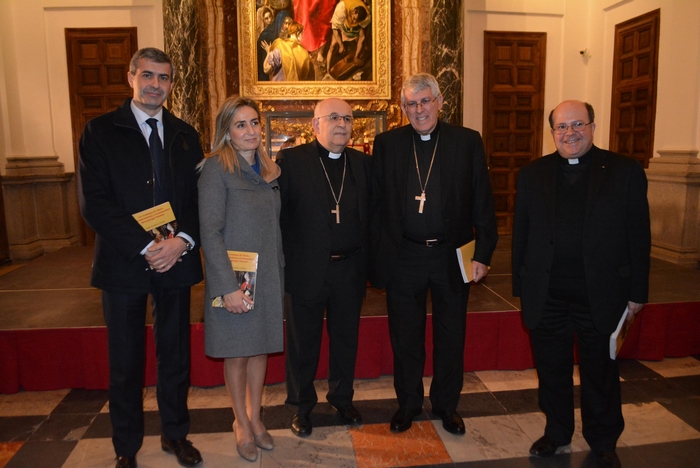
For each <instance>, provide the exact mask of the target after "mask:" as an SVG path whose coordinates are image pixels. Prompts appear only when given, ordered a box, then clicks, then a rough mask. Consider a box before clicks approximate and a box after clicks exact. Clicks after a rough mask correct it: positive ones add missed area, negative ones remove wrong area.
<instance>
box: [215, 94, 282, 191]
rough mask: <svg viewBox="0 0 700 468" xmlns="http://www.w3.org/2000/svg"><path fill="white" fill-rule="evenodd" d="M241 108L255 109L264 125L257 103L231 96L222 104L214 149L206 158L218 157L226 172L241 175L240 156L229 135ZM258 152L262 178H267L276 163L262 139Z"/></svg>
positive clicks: (217, 119) (217, 118)
mask: <svg viewBox="0 0 700 468" xmlns="http://www.w3.org/2000/svg"><path fill="white" fill-rule="evenodd" d="M241 107H250V108H251V109H253V110H254V111H255V113H256V114H258V120H260V125H262V114H261V113H260V106H258V103H257V102H255V101H253V100H252V99H249V98H246V97H243V96H230V97H229V98H228V99H226V100H225V101H224V103H223V104H221V107H219V113H218V114H217V115H216V129H215V130H214V140H213V141H212V149H211V152H210V153H208V154H206V155H205V156H204V158H205V160H206V159H209V158H212V157H214V156H216V157H217V159H218V161H219V163H220V164H221V165H222V166H223V168H224V170H225V171H226V172H234V171H237V172H238V173H240V171H241V168H240V164H239V162H238V155H237V154H236V150H235V149H234V147H233V144H232V143H231V140H230V138H229V133H228V131H229V129H230V128H231V122H233V117H234V116H235V115H236V112H238V110H239V109H240V108H241ZM256 152H257V154H258V160H259V161H260V176H261V177H262V178H265V176H266V175H268V174H270V173H271V172H273V169H272V165H273V164H275V163H274V162H273V161H272V160H271V159H270V158H269V157H268V156H267V151H266V150H265V146H264V145H263V142H262V138H261V139H260V145H259V146H258V149H257V150H256Z"/></svg>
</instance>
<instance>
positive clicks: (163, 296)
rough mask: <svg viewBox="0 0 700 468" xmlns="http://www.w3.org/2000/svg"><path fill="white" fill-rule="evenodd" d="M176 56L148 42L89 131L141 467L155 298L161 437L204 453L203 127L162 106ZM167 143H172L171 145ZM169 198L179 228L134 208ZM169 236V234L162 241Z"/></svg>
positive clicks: (131, 436)
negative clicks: (115, 99) (191, 395)
mask: <svg viewBox="0 0 700 468" xmlns="http://www.w3.org/2000/svg"><path fill="white" fill-rule="evenodd" d="M172 76H173V67H172V62H171V61H170V58H169V57H168V56H167V55H166V54H165V53H163V52H162V51H160V50H158V49H154V48H146V49H141V50H139V51H138V52H136V54H135V55H134V57H133V58H132V60H131V66H130V70H129V72H128V74H127V78H128V80H129V84H130V85H131V87H132V88H133V90H134V96H133V98H131V99H127V100H126V101H125V102H124V104H123V105H122V106H121V107H119V108H118V109H116V110H115V111H112V112H108V113H106V114H104V115H102V116H100V117H96V118H94V119H92V120H90V121H89V122H88V123H87V124H86V125H85V130H84V132H83V135H82V138H81V140H80V168H79V183H80V190H79V194H80V207H81V210H82V214H83V217H84V218H85V221H86V222H87V223H88V225H89V226H90V227H91V228H92V229H93V230H94V231H95V234H96V239H95V258H94V261H93V266H92V280H91V284H92V285H93V286H94V287H97V288H100V289H101V290H102V307H103V312H104V318H105V323H106V325H107V336H108V343H109V369H110V383H109V409H110V418H111V421H112V431H113V435H112V441H113V444H114V449H115V451H116V454H117V467H135V466H136V452H138V450H139V449H140V448H141V445H142V442H143V435H144V432H143V431H144V429H143V402H142V388H143V372H144V358H145V356H144V346H145V344H144V342H145V333H144V323H145V314H146V302H147V300H148V295H149V294H150V295H151V296H152V298H153V316H154V318H155V320H154V334H155V342H156V356H157V367H158V380H157V382H158V384H157V398H158V409H159V411H160V417H161V431H162V435H161V446H162V448H163V450H165V451H167V452H171V453H174V454H175V455H176V456H177V459H178V462H179V463H180V464H181V465H184V466H195V465H198V464H200V463H201V462H202V457H201V456H200V453H199V452H198V451H197V449H195V448H194V447H193V446H192V444H191V443H190V442H189V441H188V440H187V439H186V436H187V433H188V432H189V428H190V418H189V412H188V409H187V393H188V388H189V379H190V287H191V286H192V285H194V284H196V283H198V282H200V281H201V280H202V267H201V261H200V257H199V217H198V213H197V173H196V170H195V166H196V165H197V163H199V161H200V160H201V159H202V157H203V154H202V148H201V146H200V143H199V136H198V135H197V132H196V131H195V129H194V128H192V127H191V126H190V125H188V124H186V123H185V122H183V121H182V120H180V119H178V118H176V117H174V116H173V115H171V114H170V113H169V112H168V111H167V110H166V109H164V108H163V103H164V102H165V100H166V99H167V98H168V95H169V94H170V90H171V88H172ZM162 142H164V143H165V144H164V145H163V143H162ZM164 202H170V206H171V207H172V210H173V213H174V215H175V222H172V223H170V224H169V226H170V227H171V228H173V231H174V233H173V234H170V235H167V234H168V230H164V232H165V234H166V236H165V237H166V238H164V239H163V240H160V238H161V237H157V238H154V237H153V236H152V234H151V233H150V232H148V231H146V230H145V229H144V228H143V227H142V226H141V225H140V224H139V223H138V222H137V221H136V219H134V217H133V215H134V214H135V213H139V212H141V211H144V210H147V209H149V208H153V207H154V206H156V205H160V204H162V203H164ZM159 240H160V241H159Z"/></svg>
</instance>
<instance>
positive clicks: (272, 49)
mask: <svg viewBox="0 0 700 468" xmlns="http://www.w3.org/2000/svg"><path fill="white" fill-rule="evenodd" d="M303 35H304V26H303V25H301V24H299V23H297V22H293V23H292V24H291V25H290V26H289V28H288V29H287V37H286V38H278V39H276V40H275V41H274V42H273V43H272V45H269V46H268V44H267V43H266V42H264V41H263V42H262V43H261V45H262V47H263V48H264V49H265V50H266V51H267V57H266V58H265V63H264V64H263V70H264V71H265V73H267V74H268V75H270V79H271V80H272V81H309V80H314V77H315V72H314V67H313V66H312V64H311V57H310V56H309V52H308V51H307V50H306V49H304V47H303V46H302V45H301V44H300V41H301V40H302V38H303Z"/></svg>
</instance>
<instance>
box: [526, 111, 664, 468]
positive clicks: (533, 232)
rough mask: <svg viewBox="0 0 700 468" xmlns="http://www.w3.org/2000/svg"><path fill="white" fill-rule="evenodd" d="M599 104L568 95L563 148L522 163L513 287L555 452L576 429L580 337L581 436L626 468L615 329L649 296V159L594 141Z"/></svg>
mask: <svg viewBox="0 0 700 468" xmlns="http://www.w3.org/2000/svg"><path fill="white" fill-rule="evenodd" d="M594 117H595V116H594V113H593V108H592V107H591V106H590V104H587V103H583V102H579V101H565V102H562V103H561V104H559V105H558V106H557V107H556V108H555V109H554V110H553V111H552V113H551V114H550V116H549V122H550V125H551V127H552V136H553V137H554V144H555V146H556V148H557V151H556V152H555V153H552V154H550V155H547V156H545V157H542V158H540V159H537V160H535V161H533V162H531V163H530V164H528V165H527V166H525V167H523V168H522V169H520V174H519V175H518V187H517V196H516V202H515V219H514V225H513V257H512V258H513V294H514V295H515V296H520V298H521V304H522V311H523V320H524V322H525V325H526V326H527V327H528V328H529V329H530V337H531V340H532V349H533V352H534V356H535V364H536V366H537V374H538V377H539V382H540V385H539V403H540V408H541V409H542V411H543V412H544V414H545V416H546V417H547V424H546V426H545V430H544V436H543V437H541V438H540V439H539V440H537V441H536V442H535V443H534V444H533V445H532V448H531V449H530V453H531V454H532V455H534V456H538V457H548V456H551V455H553V454H554V453H555V452H556V449H557V448H558V447H559V446H562V445H567V444H569V443H570V442H571V437H572V435H573V433H574V401H573V398H574V393H573V379H572V372H573V365H574V353H573V346H574V336H575V337H576V343H577V345H578V356H579V373H580V376H581V419H582V423H583V437H584V438H585V439H586V441H587V442H588V444H589V445H590V447H591V449H592V451H593V452H595V454H596V455H597V461H598V464H599V465H600V466H619V465H620V461H619V459H618V457H617V455H616V453H615V445H616V443H617V439H618V437H619V436H620V434H621V433H622V430H623V428H624V421H623V418H622V408H621V399H620V380H619V375H618V368H617V361H615V360H614V359H611V358H610V334H611V333H612V332H613V331H614V330H615V328H616V326H617V324H618V322H619V321H620V319H621V317H622V315H623V313H624V311H625V308H626V307H627V308H629V317H628V319H631V317H633V316H634V315H635V314H637V313H638V312H639V311H640V310H641V309H642V307H643V304H644V303H645V302H646V301H647V294H648V287H649V252H650V249H651V234H650V227H649V205H648V203H647V181H646V176H645V175H644V169H643V168H642V166H641V165H640V164H639V163H638V162H636V161H634V160H632V159H629V158H626V157H623V156H620V155H617V154H615V153H611V152H610V151H605V150H602V149H599V148H597V147H596V146H594V145H593V132H594V131H595V123H594Z"/></svg>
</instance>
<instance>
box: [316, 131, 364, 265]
mask: <svg viewBox="0 0 700 468" xmlns="http://www.w3.org/2000/svg"><path fill="white" fill-rule="evenodd" d="M316 145H317V147H318V155H319V157H320V158H322V160H323V164H324V166H325V168H326V172H327V173H328V178H329V179H330V182H331V184H332V185H333V190H334V191H335V197H336V198H338V197H339V198H340V224H338V223H336V216H335V214H334V213H331V210H335V198H334V197H333V192H332V191H331V188H330V186H329V185H328V181H327V180H325V176H324V181H323V185H324V186H325V187H326V195H327V197H328V206H329V207H330V210H328V222H329V224H330V227H331V255H338V254H347V253H352V252H355V251H356V250H358V249H359V248H360V239H361V230H360V211H359V208H358V204H359V202H358V193H357V183H356V182H355V177H354V175H353V173H352V167H351V164H350V161H349V160H348V161H347V167H346V169H345V170H346V172H345V184H342V181H343V166H344V164H345V159H346V158H347V157H348V156H347V154H346V152H345V151H343V154H342V156H341V157H340V158H338V159H331V158H330V157H329V153H330V152H329V151H328V150H327V149H326V148H324V147H323V146H322V145H321V144H320V143H318V141H317V142H316ZM320 164H321V163H320V162H319V165H320ZM321 171H323V167H322V168H321ZM341 185H343V193H342V195H340V187H341Z"/></svg>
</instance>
